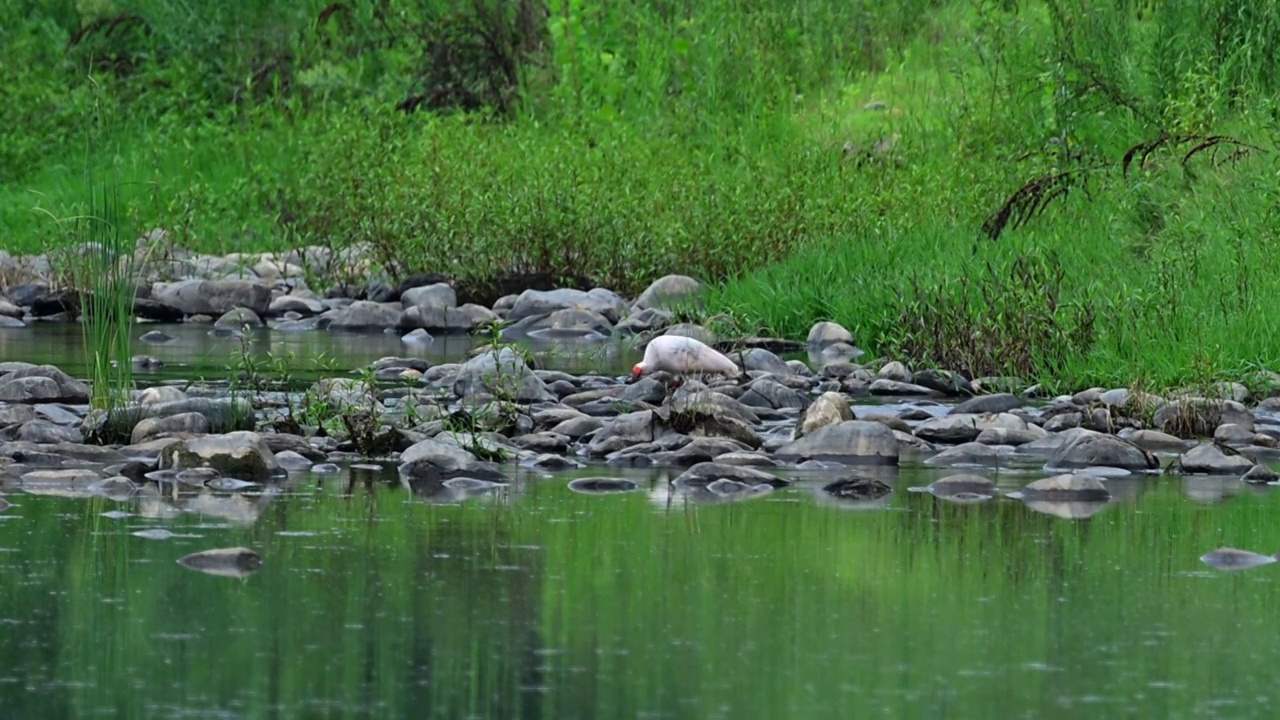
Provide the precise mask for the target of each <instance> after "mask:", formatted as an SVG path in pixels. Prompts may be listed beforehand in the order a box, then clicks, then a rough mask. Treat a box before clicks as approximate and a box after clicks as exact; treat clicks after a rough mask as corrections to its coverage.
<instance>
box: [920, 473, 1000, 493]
mask: <svg viewBox="0 0 1280 720" xmlns="http://www.w3.org/2000/svg"><path fill="white" fill-rule="evenodd" d="M926 489H927V490H928V491H929V492H930V493H931V494H932V495H933V496H934V497H939V498H951V497H957V496H960V495H964V496H968V497H966V498H964V499H971V498H972V497H974V496H981V497H983V498H992V497H995V495H996V484H995V483H993V482H991V480H989V479H988V478H985V477H982V476H981V475H971V474H967V473H962V474H959V475H948V476H947V477H944V478H942V479H940V480H935V481H934V482H932V483H930V484H929V487H928V488H926Z"/></svg>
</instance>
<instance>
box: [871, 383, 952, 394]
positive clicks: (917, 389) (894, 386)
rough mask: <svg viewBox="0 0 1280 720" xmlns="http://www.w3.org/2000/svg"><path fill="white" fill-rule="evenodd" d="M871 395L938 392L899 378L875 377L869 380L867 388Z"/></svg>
mask: <svg viewBox="0 0 1280 720" xmlns="http://www.w3.org/2000/svg"><path fill="white" fill-rule="evenodd" d="M869 389H870V392H871V394H872V395H910V396H921V397H934V396H938V395H940V394H941V393H939V392H938V391H936V390H931V389H929V388H927V387H925V386H923V385H914V384H912V383H908V382H902V381H900V380H889V379H888V378H877V379H875V380H873V381H871V387H870V388H869Z"/></svg>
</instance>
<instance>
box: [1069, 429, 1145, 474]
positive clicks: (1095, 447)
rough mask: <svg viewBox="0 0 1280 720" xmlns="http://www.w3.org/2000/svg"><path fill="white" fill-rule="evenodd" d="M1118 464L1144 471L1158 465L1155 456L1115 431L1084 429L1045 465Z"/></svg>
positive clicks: (1111, 465)
mask: <svg viewBox="0 0 1280 720" xmlns="http://www.w3.org/2000/svg"><path fill="white" fill-rule="evenodd" d="M1090 467H1115V468H1123V469H1125V470H1133V471H1138V472H1145V471H1147V470H1154V469H1159V467H1160V463H1159V462H1158V461H1157V460H1156V458H1155V456H1154V455H1152V454H1151V453H1149V452H1147V451H1146V450H1143V449H1142V448H1140V447H1138V446H1137V445H1134V444H1133V443H1131V442H1129V441H1127V440H1121V439H1120V438H1118V437H1116V436H1114V435H1105V434H1103V433H1098V432H1093V431H1091V430H1082V431H1081V433H1080V434H1077V435H1076V436H1075V437H1074V439H1072V440H1071V441H1069V442H1067V443H1065V444H1063V445H1062V446H1061V447H1059V448H1058V449H1057V450H1056V451H1055V452H1054V453H1053V454H1052V455H1050V456H1049V461H1048V463H1046V464H1045V469H1053V470H1058V469H1080V468H1090Z"/></svg>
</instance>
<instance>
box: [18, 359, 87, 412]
mask: <svg viewBox="0 0 1280 720" xmlns="http://www.w3.org/2000/svg"><path fill="white" fill-rule="evenodd" d="M0 402H16V403H39V402H61V403H69V404H72V405H83V404H85V403H88V402H89V386H88V385H86V384H84V383H83V382H81V381H79V380H76V379H75V378H73V377H71V376H70V375H68V374H66V373H64V372H62V371H61V370H59V369H58V368H56V367H54V366H53V365H33V366H29V367H23V368H18V369H16V370H13V371H12V372H9V373H6V374H4V375H0Z"/></svg>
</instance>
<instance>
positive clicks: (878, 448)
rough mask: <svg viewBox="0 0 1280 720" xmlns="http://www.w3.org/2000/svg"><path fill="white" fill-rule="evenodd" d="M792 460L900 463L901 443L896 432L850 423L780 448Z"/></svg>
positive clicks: (823, 429)
mask: <svg viewBox="0 0 1280 720" xmlns="http://www.w3.org/2000/svg"><path fill="white" fill-rule="evenodd" d="M774 454H775V455H776V456H777V457H779V458H782V459H788V460H792V459H794V460H828V461H835V462H855V463H860V462H869V463H881V464H889V465H896V464H898V441H897V439H896V438H895V437H894V435H893V430H890V429H889V428H888V427H887V426H885V425H882V424H880V423H877V422H865V421H862V420H848V421H845V422H841V423H837V424H835V425H827V426H825V427H821V428H818V429H817V430H815V431H813V432H812V433H809V434H807V435H805V436H804V437H802V438H800V439H798V440H794V441H792V442H789V443H787V444H786V445H783V446H782V447H780V448H778V450H777V451H776V452H775V453H774Z"/></svg>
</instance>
